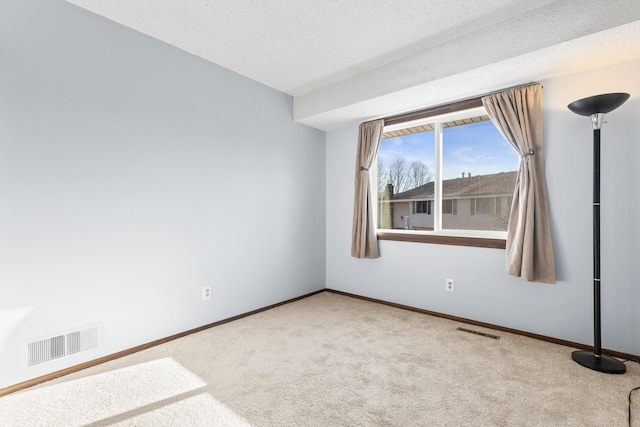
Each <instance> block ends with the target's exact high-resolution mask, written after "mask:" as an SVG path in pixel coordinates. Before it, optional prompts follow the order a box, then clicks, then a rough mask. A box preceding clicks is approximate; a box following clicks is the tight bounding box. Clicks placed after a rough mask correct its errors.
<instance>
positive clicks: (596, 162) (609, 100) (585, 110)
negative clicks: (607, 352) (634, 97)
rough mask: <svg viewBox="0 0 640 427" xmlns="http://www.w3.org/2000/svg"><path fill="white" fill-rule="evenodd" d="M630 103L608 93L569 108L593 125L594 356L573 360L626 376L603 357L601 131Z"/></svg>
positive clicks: (619, 365)
mask: <svg viewBox="0 0 640 427" xmlns="http://www.w3.org/2000/svg"><path fill="white" fill-rule="evenodd" d="M627 99H629V94H628V93H608V94H605V95H596V96H590V97H589V98H583V99H579V100H577V101H574V102H572V103H571V104H569V105H568V108H569V110H571V111H573V112H574V113H576V114H580V115H582V116H590V117H591V123H592V124H593V334H594V338H593V353H592V352H590V351H574V352H573V353H572V354H571V357H572V358H573V360H575V361H576V362H578V363H579V364H580V365H582V366H584V367H587V368H590V369H593V370H594V371H599V372H605V373H607V374H624V373H625V371H626V370H627V368H626V366H625V365H624V363H622V362H620V361H619V360H616V359H614V358H613V357H608V356H603V355H602V343H601V338H602V331H601V324H600V128H601V127H602V123H603V119H604V115H605V114H606V113H609V112H611V111H613V110H615V109H616V108H618V107H619V106H621V105H622V104H624V103H625V101H626V100H627Z"/></svg>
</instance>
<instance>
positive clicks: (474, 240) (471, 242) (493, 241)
mask: <svg viewBox="0 0 640 427" xmlns="http://www.w3.org/2000/svg"><path fill="white" fill-rule="evenodd" d="M376 234H377V236H378V240H394V241H398V242H414V243H434V244H438V245H454V246H473V247H477V248H491V249H505V248H506V245H507V241H506V239H501V238H492V237H468V236H450V235H442V234H425V233H403V232H397V231H393V232H391V231H383V230H378V231H377V233H376Z"/></svg>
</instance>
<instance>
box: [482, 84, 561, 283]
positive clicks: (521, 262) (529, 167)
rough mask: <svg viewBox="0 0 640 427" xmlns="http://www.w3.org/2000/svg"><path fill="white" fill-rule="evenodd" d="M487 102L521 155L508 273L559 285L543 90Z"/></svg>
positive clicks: (521, 91) (505, 94)
mask: <svg viewBox="0 0 640 427" xmlns="http://www.w3.org/2000/svg"><path fill="white" fill-rule="evenodd" d="M482 103H483V104H484V106H485V108H486V109H487V112H488V113H489V117H490V118H491V120H492V121H493V123H494V124H495V126H496V127H497V128H498V130H500V132H501V133H502V135H503V136H504V137H505V138H506V139H507V141H508V142H509V143H510V144H511V146H512V147H513V148H514V149H515V150H516V151H517V152H518V153H519V154H520V168H519V170H518V178H517V182H516V188H515V191H514V195H513V203H512V205H511V213H510V216H509V228H508V231H507V247H506V270H507V273H509V274H511V275H514V276H517V277H521V278H522V279H524V280H527V281H530V282H542V283H555V282H556V279H555V266H554V261H553V247H552V242H551V231H550V226H549V208H548V203H547V184H546V180H545V176H544V157H543V149H542V86H540V85H539V84H536V85H531V86H527V87H521V88H516V89H509V90H505V91H503V92H500V93H496V94H493V95H488V96H485V97H483V98H482Z"/></svg>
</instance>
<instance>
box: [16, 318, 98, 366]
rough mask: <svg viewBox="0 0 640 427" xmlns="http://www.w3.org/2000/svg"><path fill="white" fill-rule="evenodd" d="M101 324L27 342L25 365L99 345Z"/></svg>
mask: <svg viewBox="0 0 640 427" xmlns="http://www.w3.org/2000/svg"><path fill="white" fill-rule="evenodd" d="M100 330H101V325H94V326H90V327H85V328H83V329H79V330H73V331H70V332H65V333H62V334H56V335H55V336H50V337H48V338H44V339H39V340H37V341H33V342H30V343H28V344H27V354H28V356H27V366H34V365H38V364H40V363H44V362H48V361H50V360H54V359H59V358H61V357H65V356H70V355H72V354H75V353H80V352H81V351H86V350H91V349H92V348H97V347H99V346H100Z"/></svg>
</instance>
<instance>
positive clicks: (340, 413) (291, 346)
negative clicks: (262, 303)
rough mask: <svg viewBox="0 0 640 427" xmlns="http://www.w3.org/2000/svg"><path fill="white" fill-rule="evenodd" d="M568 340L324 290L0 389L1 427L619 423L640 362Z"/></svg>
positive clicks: (639, 378)
mask: <svg viewBox="0 0 640 427" xmlns="http://www.w3.org/2000/svg"><path fill="white" fill-rule="evenodd" d="M459 326H462V327H465V328H468V329H472V330H476V331H482V332H488V333H491V334H496V335H499V336H500V339H499V340H494V339H491V338H487V337H483V336H479V335H474V334H470V333H466V332H461V331H458V330H456V328H457V327H459ZM571 351H572V349H570V348H568V347H562V346H557V345H554V344H549V343H545V342H541V341H537V340H533V339H529V338H525V337H521V336H517V335H511V334H508V333H503V332H497V331H492V330H486V329H482V328H478V327H474V326H469V325H464V324H459V323H456V322H452V321H449V320H444V319H440V318H436V317H431V316H427V315H423V314H419V313H414V312H410V311H406V310H401V309H397V308H392V307H387V306H384V305H380V304H376V303H371V302H366V301H361V300H358V299H354V298H350V297H346V296H341V295H336V294H332V293H328V292H324V293H321V294H317V295H314V296H312V297H309V298H305V299H302V300H299V301H296V302H294V303H291V304H287V305H283V306H280V307H277V308H275V309H272V310H269V311H266V312H263V313H260V314H256V315H253V316H250V317H246V318H244V319H240V320H237V321H234V322H231V323H227V324H224V325H221V326H218V327H215V328H212V329H208V330H206V331H203V332H200V333H197V334H193V335H190V336H188V337H185V338H181V339H179V340H176V341H172V342H170V343H167V344H163V345H161V346H158V347H154V348H151V349H148V350H145V351H142V352H139V353H136V354H133V355H131V356H127V357H123V358H121V359H118V360H114V361H111V362H108V363H105V364H102V365H99V366H95V367H93V368H90V369H86V370H84V371H82V372H78V373H75V374H72V375H68V376H66V377H63V378H60V379H57V380H54V381H50V382H48V383H45V384H42V385H40V386H38V387H34V388H31V389H28V390H25V391H22V392H19V393H14V394H12V395H8V396H5V397H2V398H0V414H2V415H1V416H0V425H2V426H80V425H93V426H100V425H119V426H169V425H171V426H242V427H248V426H253V427H258V426H323V427H324V426H545V427H548V426H563V427H564V426H581V427H582V426H626V425H627V395H628V393H629V391H630V390H631V389H632V388H633V387H636V386H638V385H640V366H639V365H638V364H636V363H628V364H627V369H628V371H627V373H626V374H624V375H607V374H602V373H598V372H594V371H591V370H589V369H586V368H583V367H581V366H579V365H577V364H576V363H575V362H573V361H572V360H571ZM632 410H633V416H634V417H635V418H634V422H633V424H632V425H637V426H640V395H638V396H636V397H635V400H634V405H633V409H632Z"/></svg>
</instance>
